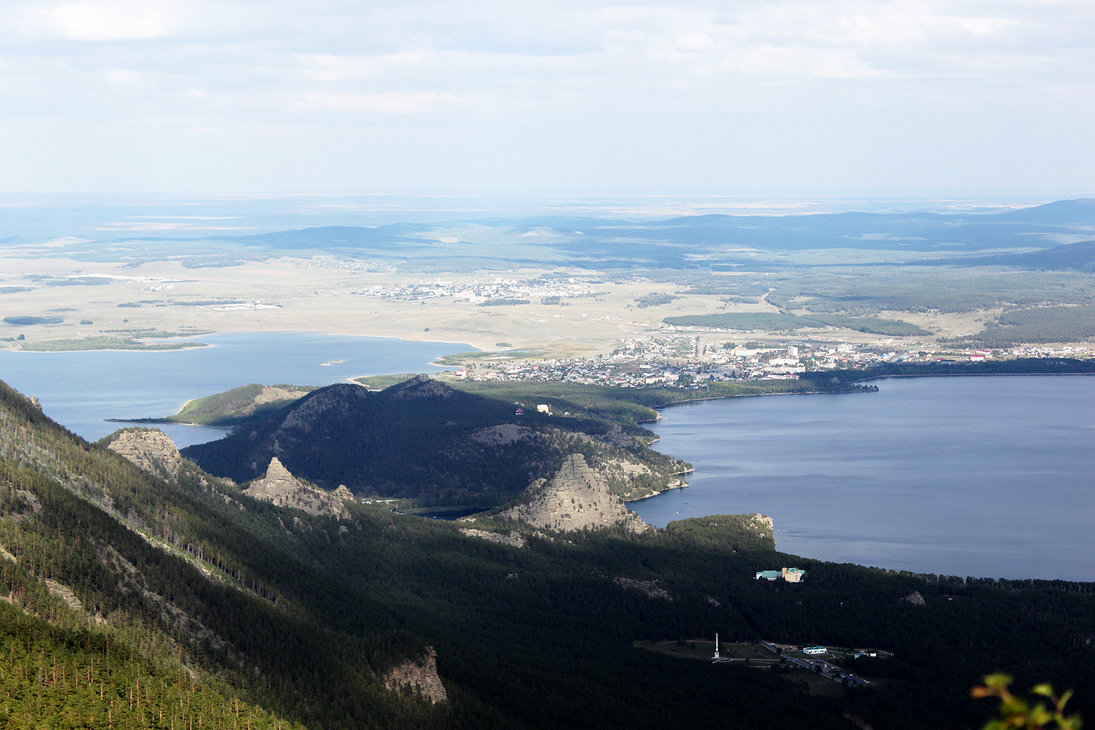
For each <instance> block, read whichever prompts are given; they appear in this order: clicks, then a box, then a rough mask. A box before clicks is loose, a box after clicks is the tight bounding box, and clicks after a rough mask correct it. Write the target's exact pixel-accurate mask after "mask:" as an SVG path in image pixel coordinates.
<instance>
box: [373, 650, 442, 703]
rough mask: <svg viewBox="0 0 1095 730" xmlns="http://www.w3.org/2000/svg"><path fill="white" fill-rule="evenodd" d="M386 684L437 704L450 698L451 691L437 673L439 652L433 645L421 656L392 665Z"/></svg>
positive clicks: (390, 687)
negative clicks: (449, 691)
mask: <svg viewBox="0 0 1095 730" xmlns="http://www.w3.org/2000/svg"><path fill="white" fill-rule="evenodd" d="M384 686H385V687H387V688H388V689H389V690H393V691H409V692H413V693H416V694H418V695H420V696H421V697H422V698H423V699H425V700H427V701H429V702H431V703H433V704H435V705H436V704H438V703H440V702H448V700H449V693H448V692H447V691H446V690H445V685H444V684H443V683H442V682H441V677H440V676H439V675H438V674H437V652H436V651H434V648H433V647H432V646H427V647H426V653H425V655H424V656H422V657H421V658H419V659H417V660H413V659H407V660H406V661H404V662H403V663H402V664H399V665H398V666H395V667H392V669H390V670H389V671H388V673H387V675H385V677H384Z"/></svg>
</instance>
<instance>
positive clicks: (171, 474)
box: [107, 428, 184, 481]
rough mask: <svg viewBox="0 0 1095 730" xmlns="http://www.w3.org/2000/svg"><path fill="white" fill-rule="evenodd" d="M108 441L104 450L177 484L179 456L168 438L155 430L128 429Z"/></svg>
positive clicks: (179, 470)
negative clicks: (106, 449) (108, 450)
mask: <svg viewBox="0 0 1095 730" xmlns="http://www.w3.org/2000/svg"><path fill="white" fill-rule="evenodd" d="M108 438H109V439H110V441H109V443H108V444H107V448H108V449H110V450H111V451H113V452H114V453H116V454H118V455H119V456H121V457H123V458H125V459H126V460H127V461H129V462H131V463H132V464H134V465H135V466H136V467H138V468H139V469H143V470H144V471H147V472H149V473H150V474H155V475H156V476H158V477H160V478H161V479H166V480H168V481H175V480H177V479H178V478H179V475H180V474H181V473H182V470H183V465H184V460H183V458H182V454H180V453H179V450H178V448H176V446H175V442H174V441H173V440H172V439H171V437H170V436H168V435H167V434H166V433H164V432H163V431H160V430H159V429H153V428H130V429H125V430H122V431H116V432H115V433H113V434H111V435H110V436H109V437H108Z"/></svg>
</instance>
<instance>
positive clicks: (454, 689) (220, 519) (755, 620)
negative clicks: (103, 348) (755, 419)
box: [0, 386, 1095, 728]
mask: <svg viewBox="0 0 1095 730" xmlns="http://www.w3.org/2000/svg"><path fill="white" fill-rule="evenodd" d="M349 510H350V513H349V516H348V517H347V518H345V519H343V520H341V521H339V520H336V519H334V518H330V517H313V516H310V515H308V514H305V513H304V512H300V511H295V510H292V509H288V508H279V507H274V506H272V505H270V504H267V503H264V502H258V501H255V500H252V499H250V498H249V497H248V496H247V495H245V494H243V493H242V492H241V491H240V490H239V489H238V488H237V487H235V486H234V485H231V484H228V483H225V482H221V481H218V480H216V479H212V478H210V477H208V476H207V475H202V474H201V473H200V472H197V471H191V470H189V469H187V470H183V471H182V472H180V476H179V478H178V479H177V480H171V481H164V480H162V479H159V478H156V477H154V476H152V475H151V474H148V473H145V472H142V471H140V470H138V469H137V468H136V467H134V466H132V465H131V464H129V463H128V462H126V461H124V460H123V459H122V458H121V457H119V456H118V455H116V454H114V453H113V452H111V451H109V450H107V449H106V448H104V447H101V446H99V445H91V444H87V443H85V442H83V441H81V440H80V439H78V438H76V437H75V436H73V435H72V434H70V433H68V432H67V431H65V430H64V429H62V428H60V427H59V426H57V425H56V424H53V423H52V422H50V421H49V420H48V419H47V418H45V417H44V416H43V415H42V413H41V412H40V411H38V410H37V409H36V408H35V407H34V406H33V405H31V404H30V402H29V401H27V400H26V399H24V398H22V396H20V395H18V394H17V393H15V392H14V391H11V390H10V389H8V388H6V387H5V386H0V546H2V548H3V551H2V552H0V580H2V581H3V584H2V585H0V597H2V598H5V599H6V600H7V602H8V603H10V604H11V605H10V606H0V655H2V656H4V657H5V658H6V660H8V661H6V662H5V663H3V666H2V667H0V683H2V684H0V710H2V711H3V712H5V713H7V714H6V715H0V717H2V718H3V721H4V723H5V724H7V725H12V726H16V727H18V726H20V725H26V726H33V725H35V724H38V725H41V724H46V725H52V726H57V727H60V726H65V727H68V726H81V724H82V725H85V726H102V725H103V721H102V720H103V713H104V712H105V713H108V714H107V724H109V722H111V721H114V722H115V726H117V727H121V726H136V727H142V726H145V727H171V726H172V724H171V723H172V721H173V720H174V721H175V726H176V727H180V726H182V725H181V721H182V719H183V718H184V717H186V718H187V719H197V718H199V717H200V718H202V720H201V721H200V722H201V724H203V726H205V727H217V726H220V727H229V726H238V727H247V726H248V725H250V726H251V727H264V726H265V727H278V726H279V724H280V726H288V723H290V722H296V723H300V724H303V725H305V726H307V727H312V728H321V727H322V728H338V727H346V728H359V727H399V726H405V727H431V726H434V727H487V726H490V727H531V728H548V727H551V728H555V727H564V726H565V727H594V726H595V727H606V726H634V727H638V728H646V727H649V728H655V727H656V728H664V727H667V726H692V725H701V724H702V725H715V724H717V725H731V726H741V727H757V728H787V727H811V728H829V727H831V728H851V727H857V726H858V727H862V726H864V725H870V726H873V727H889V728H966V727H973V726H979V725H980V724H982V723H983V722H984V720H985V719H986V718H987V717H988V716H989V714H990V713H991V711H992V707H991V706H990V705H987V704H981V703H978V702H976V701H974V700H972V699H970V698H969V695H968V690H969V687H970V686H972V685H973V684H975V683H977V682H979V681H980V679H981V676H982V675H983V674H985V673H987V672H991V671H996V670H1005V671H1010V672H1013V673H1015V674H1016V676H1017V678H1018V681H1019V683H1020V684H1023V685H1027V686H1029V685H1030V684H1031V683H1033V682H1034V681H1043V680H1046V681H1051V682H1053V683H1054V684H1055V685H1057V686H1058V687H1059V688H1067V687H1071V688H1074V689H1076V690H1077V699H1076V700H1075V702H1077V703H1078V704H1077V705H1076V708H1077V709H1080V710H1086V711H1091V710H1093V709H1095V704H1093V703H1092V698H1095V677H1093V669H1092V667H1093V666H1095V662H1093V661H1092V659H1093V658H1095V656H1093V652H1095V647H1093V643H1095V595H1093V593H1092V589H1093V587H1095V586H1092V585H1091V584H1075V583H1060V582H1050V581H1029V582H1024V581H1011V582H997V581H991V580H972V579H970V580H965V579H961V578H947V577H938V576H913V575H908V574H894V573H885V572H883V571H878V570H871V569H865V568H860V567H857V566H850V565H833V564H826V563H820V562H817V561H811V560H808V559H803V558H797V557H794V556H787V555H782V554H780V553H777V552H773V551H772V550H771V546H770V543H769V542H768V541H767V540H763V539H757V538H756V537H755V536H752V535H751V534H750V533H748V531H745V532H742V531H741V529H740V528H741V527H742V525H743V524H745V523H744V522H742V521H740V520H734V519H729V518H728V519H712V520H701V521H694V522H690V523H689V524H684V525H678V526H675V527H673V528H672V529H668V530H666V531H661V532H656V533H652V534H647V535H642V536H630V535H627V534H625V533H623V532H622V531H613V530H601V531H594V532H585V533H550V532H546V531H544V530H534V529H531V528H526V527H522V526H520V525H515V524H514V523H505V524H503V523H495V522H491V521H489V520H481V521H478V522H475V523H468V522H461V523H445V522H440V521H435V520H425V519H418V518H414V517H409V516H405V515H399V514H395V513H392V512H389V511H386V510H383V509H380V508H377V507H371V506H367V505H361V504H356V503H354V504H350V505H349ZM469 527H475V528H477V529H479V530H481V531H483V532H486V533H500V534H505V535H507V536H508V535H509V534H510V533H512V532H515V531H516V532H519V533H520V534H521V537H522V538H523V547H518V546H517V543H516V542H515V544H501V543H499V542H494V541H491V540H487V539H484V538H483V537H482V536H481V535H480V534H479V533H470V532H465V530H467V529H468V528H469ZM783 565H796V566H798V567H800V568H804V569H805V570H806V571H807V578H806V581H805V582H804V583H802V584H798V585H795V584H788V583H782V582H777V583H769V582H767V581H756V580H754V579H753V573H754V571H756V570H760V569H766V568H778V567H780V566H783ZM913 594H918V595H919V597H920V598H922V599H923V601H922V602H921V601H911V600H908V599H909V597H910V596H912V595H913ZM716 631H717V632H719V633H720V635H721V637H722V639H723V640H724V641H752V640H757V639H761V638H764V639H768V640H771V641H778V642H787V643H794V644H799V645H802V644H815V643H822V644H830V645H836V646H855V647H874V648H879V649H887V650H891V651H893V652H896V657H895V658H894V659H890V660H886V661H885V662H866V663H862V662H861V664H862V666H857V667H856V671H858V672H861V673H863V674H865V675H866V676H869V677H871V678H872V685H871V688H870V689H862V690H855V691H851V690H843V689H841V688H840V687H838V686H836V685H835V683H832V682H829V684H828V685H825V686H824V687H822V688H821V690H820V691H817V692H811V691H809V690H808V689H807V684H806V683H807V680H809V679H811V677H810V676H809V674H806V675H803V674H801V673H800V674H795V673H794V672H793V671H791V670H789V669H786V668H775V669H771V670H762V669H757V668H753V667H750V666H746V665H744V663H738V664H734V665H725V664H718V665H712V664H709V663H707V662H700V661H694V660H686V659H677V658H673V657H670V656H666V655H663V654H656V653H652V652H647V651H644V650H639V649H635V648H633V646H632V644H633V642H635V641H637V640H643V639H657V640H679V641H682V642H685V643H687V642H689V641H693V640H697V639H702V638H704V637H712V636H713V635H714V633H715V632H716ZM427 646H432V647H434V649H436V656H437V663H436V666H437V672H438V675H439V677H440V680H441V681H442V682H444V685H445V687H446V689H447V692H448V700H447V701H446V702H444V703H441V704H438V705H432V704H430V703H428V702H426V701H425V700H422V699H418V698H416V697H415V696H414V693H413V692H410V693H401V692H398V691H394V690H389V689H386V678H387V677H389V676H391V675H390V670H391V669H392V668H393V667H394V666H399V665H402V664H404V663H405V662H406V661H408V660H414V659H417V658H421V657H422V656H424V655H425V654H426V653H427V649H426V647H427ZM825 681H826V682H828V680H825ZM112 703H113V704H112ZM184 708H185V709H184ZM119 713H121V714H119ZM198 713H204V714H198ZM194 724H195V726H198V725H199V722H195V723H194Z"/></svg>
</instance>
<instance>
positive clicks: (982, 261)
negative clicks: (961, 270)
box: [918, 241, 1095, 273]
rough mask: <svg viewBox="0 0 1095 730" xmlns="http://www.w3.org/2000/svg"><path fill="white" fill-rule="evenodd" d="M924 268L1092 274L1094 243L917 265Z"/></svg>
mask: <svg viewBox="0 0 1095 730" xmlns="http://www.w3.org/2000/svg"><path fill="white" fill-rule="evenodd" d="M918 263H920V264H921V265H925V266H1008V267H1013V268H1017V269H1025V270H1031V271H1082V272H1087V273H1093V272H1095V241H1081V242H1079V243H1067V244H1064V245H1061V246H1053V247H1052V248H1046V249H1043V250H1041V251H1031V252H1029V253H1013V254H996V255H993V256H969V257H963V258H952V259H941V260H940V259H936V260H932V261H922V262H918Z"/></svg>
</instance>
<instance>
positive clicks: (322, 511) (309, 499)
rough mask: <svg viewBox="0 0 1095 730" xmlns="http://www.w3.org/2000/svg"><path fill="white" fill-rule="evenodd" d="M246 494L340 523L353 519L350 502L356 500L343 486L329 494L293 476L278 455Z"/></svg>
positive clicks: (248, 486) (244, 491)
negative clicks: (340, 521)
mask: <svg viewBox="0 0 1095 730" xmlns="http://www.w3.org/2000/svg"><path fill="white" fill-rule="evenodd" d="M243 493H244V494H246V495H247V496H248V497H254V498H255V499H261V500H263V501H264V502H271V503H273V504H274V505H275V506H277V507H291V508H293V509H299V510H301V511H303V512H307V513H308V514H310V515H327V516H329V517H334V518H336V519H340V520H341V519H345V518H347V517H349V516H350V512H349V510H348V509H347V508H346V502H347V501H348V500H353V498H354V497H353V495H352V494H351V493H350V490H348V489H346V487H343V486H340V487H339V488H338V489H336V490H335V491H334V492H328V491H326V490H324V489H320V488H319V487H313V486H311V485H310V484H305V483H304V482H302V481H300V480H299V479H297V478H296V477H295V476H293V475H292V474H291V473H290V472H289V470H288V469H286V468H285V466H284V465H283V464H282V463H281V461H280V460H279V459H278V457H276V456H275V457H274V458H272V459H270V465H269V466H268V467H267V468H266V474H264V475H263V476H262V478H261V479H256V480H254V481H253V482H251V483H250V484H249V485H247V488H246V489H244V490H243Z"/></svg>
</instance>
